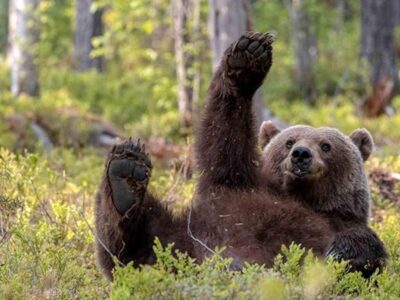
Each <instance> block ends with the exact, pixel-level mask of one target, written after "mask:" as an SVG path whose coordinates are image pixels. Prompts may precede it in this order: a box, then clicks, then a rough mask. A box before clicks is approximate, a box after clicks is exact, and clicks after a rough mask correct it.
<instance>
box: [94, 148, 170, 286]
mask: <svg viewBox="0 0 400 300" xmlns="http://www.w3.org/2000/svg"><path fill="white" fill-rule="evenodd" d="M151 167H152V165H151V162H150V159H149V158H148V156H147V155H146V153H145V152H144V149H143V147H142V146H141V145H139V143H134V142H132V141H130V140H129V141H126V142H124V143H122V144H120V145H117V146H115V147H114V148H113V150H112V151H111V153H110V155H109V158H108V161H107V163H106V168H105V174H104V178H103V181H102V184H101V187H100V190H99V193H98V196H97V199H96V206H95V213H96V247H97V256H98V260H99V264H100V267H101V268H102V270H103V273H104V274H105V275H106V276H107V277H108V278H109V279H112V273H111V271H112V269H113V268H114V265H115V261H117V262H119V263H120V264H121V265H126V264H127V263H129V262H130V261H134V263H135V265H136V264H146V263H152V262H154V259H155V257H154V253H153V250H152V247H153V242H154V238H155V236H159V237H160V239H164V238H165V236H166V235H167V234H168V233H167V232H166V231H165V229H164V228H168V227H169V226H170V225H171V224H172V216H171V214H170V213H169V211H168V210H167V209H166V208H165V207H164V206H163V205H162V204H161V203H160V202H159V201H158V199H156V198H154V197H153V196H151V195H150V194H149V193H148V191H147V185H148V182H149V178H150V173H151Z"/></svg>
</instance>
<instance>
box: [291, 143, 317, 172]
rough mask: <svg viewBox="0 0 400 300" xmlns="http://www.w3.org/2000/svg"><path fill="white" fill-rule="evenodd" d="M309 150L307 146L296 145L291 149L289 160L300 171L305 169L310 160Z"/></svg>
mask: <svg viewBox="0 0 400 300" xmlns="http://www.w3.org/2000/svg"><path fill="white" fill-rule="evenodd" d="M312 157H313V155H312V153H311V150H310V149H309V148H307V147H296V148H295V149H293V151H292V155H291V158H290V161H291V162H292V164H293V165H294V166H295V167H297V168H299V169H300V170H301V171H307V170H308V169H309V167H310V165H311V162H312Z"/></svg>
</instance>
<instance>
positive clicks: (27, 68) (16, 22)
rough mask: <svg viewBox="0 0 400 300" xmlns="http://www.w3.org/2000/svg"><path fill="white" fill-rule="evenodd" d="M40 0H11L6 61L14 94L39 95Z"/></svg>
mask: <svg viewBox="0 0 400 300" xmlns="http://www.w3.org/2000/svg"><path fill="white" fill-rule="evenodd" d="M38 6H39V0H12V1H11V2H10V15H9V39H10V50H9V63H10V65H11V92H12V94H13V95H14V96H18V95H20V94H26V95H29V96H32V97H36V96H38V95H39V81H38V66H37V63H38V43H39V37H40V31H39V16H38Z"/></svg>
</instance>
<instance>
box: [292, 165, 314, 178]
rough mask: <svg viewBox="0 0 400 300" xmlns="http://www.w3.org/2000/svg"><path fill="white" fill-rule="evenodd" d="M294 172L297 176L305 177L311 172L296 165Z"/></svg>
mask: <svg viewBox="0 0 400 300" xmlns="http://www.w3.org/2000/svg"><path fill="white" fill-rule="evenodd" d="M292 173H293V174H294V175H295V176H297V177H300V178H303V177H305V176H307V175H308V174H309V173H310V172H309V171H308V170H304V169H302V168H299V167H297V166H296V167H294V168H293V169H292Z"/></svg>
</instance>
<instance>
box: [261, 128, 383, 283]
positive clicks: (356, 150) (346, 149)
mask: <svg viewBox="0 0 400 300" xmlns="http://www.w3.org/2000/svg"><path fill="white" fill-rule="evenodd" d="M259 140H260V143H261V147H262V148H263V154H262V160H261V173H262V176H263V177H264V178H265V179H264V180H263V182H264V184H265V187H266V189H268V190H269V191H275V193H277V194H279V195H286V197H290V198H292V199H294V200H295V201H297V202H299V203H301V204H303V205H304V206H305V207H308V208H311V209H313V210H314V211H315V212H317V213H319V214H320V215H321V216H323V217H325V218H326V219H327V220H329V222H330V224H331V228H332V229H333V230H334V232H335V239H334V242H333V243H332V245H331V247H330V249H329V251H328V253H327V255H331V256H333V257H334V258H336V259H338V260H342V259H344V260H348V261H349V264H350V266H351V268H352V270H355V271H361V272H362V274H363V275H364V276H365V277H369V276H370V275H372V273H373V272H374V271H375V270H376V269H382V267H383V266H384V265H385V261H386V257H387V254H386V250H385V248H384V246H383V243H382V242H381V241H380V240H379V238H378V237H377V235H376V234H375V233H374V232H373V231H372V230H371V229H370V228H369V227H368V220H369V213H370V203H371V197H370V192H369V186H368V180H367V177H366V173H365V170H364V161H366V160H367V159H368V158H369V156H370V154H371V152H372V150H373V145H374V143H373V140H372V137H371V135H370V133H369V132H368V131H367V130H366V129H357V130H355V131H354V132H353V133H352V134H351V135H350V136H346V135H344V134H343V133H341V132H340V131H339V130H337V129H334V128H328V127H322V128H314V127H311V126H304V125H297V126H292V127H289V128H287V129H285V130H283V131H282V132H280V131H279V130H278V129H277V128H276V127H275V126H274V125H273V124H272V123H271V122H264V123H263V124H262V126H261V129H260V134H259Z"/></svg>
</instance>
